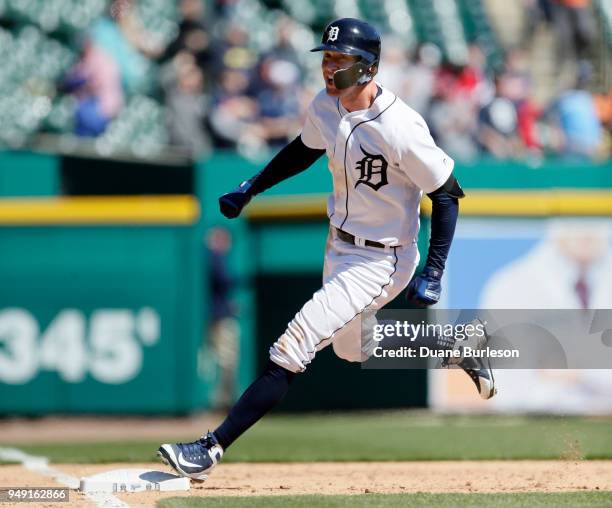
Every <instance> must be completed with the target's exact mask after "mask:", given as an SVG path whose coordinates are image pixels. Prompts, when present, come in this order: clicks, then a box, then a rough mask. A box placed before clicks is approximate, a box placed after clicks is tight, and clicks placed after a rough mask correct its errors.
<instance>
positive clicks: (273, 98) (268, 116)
mask: <svg viewBox="0 0 612 508" xmlns="http://www.w3.org/2000/svg"><path fill="white" fill-rule="evenodd" d="M259 77H260V81H259V86H258V89H257V90H254V91H253V94H254V97H255V100H256V101H257V105H258V108H259V122H260V126H261V131H260V134H261V136H262V138H263V139H264V141H265V142H266V143H267V144H268V146H272V147H275V148H280V147H282V146H284V145H286V144H287V143H288V142H289V141H290V139H292V138H293V137H295V136H296V135H297V133H298V132H299V129H300V102H299V94H300V89H299V79H300V70H299V68H298V66H297V65H296V64H295V63H294V62H291V61H288V60H283V59H279V58H276V57H274V56H268V57H266V58H265V59H264V60H263V61H262V63H261V64H260V67H259Z"/></svg>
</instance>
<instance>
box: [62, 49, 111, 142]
mask: <svg viewBox="0 0 612 508" xmlns="http://www.w3.org/2000/svg"><path fill="white" fill-rule="evenodd" d="M81 45H82V47H81V49H82V55H81V58H80V60H79V62H78V63H77V64H76V65H75V66H74V67H73V68H72V69H71V71H70V72H69V74H68V76H67V77H66V78H65V80H64V82H63V83H62V85H61V86H62V88H63V90H64V91H66V92H69V93H73V94H74V96H75V97H76V109H75V134H77V136H84V137H95V136H98V135H100V134H102V133H103V132H104V130H105V129H106V126H107V125H108V122H109V121H110V120H111V119H112V118H114V117H115V116H116V115H117V114H118V113H119V111H120V110H121V108H122V106H123V90H122V88H121V79H120V75H119V68H118V66H117V64H116V62H115V61H114V60H113V59H112V57H111V56H110V55H109V54H108V53H106V52H105V51H104V50H103V49H102V48H100V47H99V46H97V45H96V44H94V43H93V42H92V40H91V39H89V38H88V37H85V38H83V39H81Z"/></svg>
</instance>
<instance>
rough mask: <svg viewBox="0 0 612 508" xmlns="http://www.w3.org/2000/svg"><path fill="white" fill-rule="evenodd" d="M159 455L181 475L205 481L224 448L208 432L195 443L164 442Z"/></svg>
mask: <svg viewBox="0 0 612 508" xmlns="http://www.w3.org/2000/svg"><path fill="white" fill-rule="evenodd" d="M157 456H158V457H159V458H160V459H161V460H162V462H163V463H164V464H168V465H169V466H170V467H172V469H174V470H175V471H176V472H177V473H178V474H180V475H181V476H186V477H187V478H191V479H193V480H199V481H202V482H203V481H204V480H206V479H207V478H208V475H209V473H210V472H211V471H212V470H213V468H214V467H215V466H216V465H217V463H218V462H219V461H220V460H221V457H223V448H221V445H220V444H219V442H218V441H217V438H216V437H215V435H214V434H213V433H212V432H208V433H207V434H206V435H204V436H202V437H201V438H200V439H198V440H197V441H194V442H193V443H176V444H163V445H161V446H160V447H159V449H158V450H157Z"/></svg>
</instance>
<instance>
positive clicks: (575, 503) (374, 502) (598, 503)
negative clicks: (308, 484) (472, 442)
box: [156, 492, 612, 508]
mask: <svg viewBox="0 0 612 508" xmlns="http://www.w3.org/2000/svg"><path fill="white" fill-rule="evenodd" d="M611 505H612V492H567V493H554V494H549V493H524V494H362V495H355V496H258V497H246V498H245V497H202V498H196V497H192V498H185V497H174V498H168V499H164V500H163V501H159V502H158V503H157V505H156V506H157V508H204V507H205V508H221V507H228V506H231V507H232V508H234V507H235V508H247V507H248V508H260V507H261V508H286V507H287V506H291V507H292V508H318V507H325V508H362V507H363V508H371V507H372V506H376V507H377V508H378V507H380V508H391V507H415V508H418V507H423V508H425V507H427V508H430V507H431V506H435V507H436V508H457V507H461V508H483V507H486V508H498V507H499V508H510V507H512V508H517V507H529V508H596V507H609V506H611Z"/></svg>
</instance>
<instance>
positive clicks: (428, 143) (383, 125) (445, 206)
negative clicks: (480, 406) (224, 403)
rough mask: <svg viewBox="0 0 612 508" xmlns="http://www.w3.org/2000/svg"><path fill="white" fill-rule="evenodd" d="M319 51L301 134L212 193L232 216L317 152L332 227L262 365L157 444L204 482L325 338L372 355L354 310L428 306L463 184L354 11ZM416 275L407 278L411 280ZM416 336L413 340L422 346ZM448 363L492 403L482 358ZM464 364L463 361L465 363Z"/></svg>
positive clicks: (349, 354) (341, 349)
mask: <svg viewBox="0 0 612 508" xmlns="http://www.w3.org/2000/svg"><path fill="white" fill-rule="evenodd" d="M312 51H321V52H322V53H323V58H322V73H323V79H324V82H325V89H324V90H322V91H321V92H320V93H319V94H318V95H317V96H316V97H315V98H314V100H313V101H312V103H311V104H310V106H309V108H308V110H307V113H306V120H305V124H304V127H303V129H302V132H301V134H300V135H299V136H298V137H297V138H296V139H294V140H293V141H292V142H291V143H289V144H288V145H287V146H286V147H285V148H283V149H282V150H281V151H280V152H279V153H278V154H277V155H276V156H275V157H274V158H273V159H272V160H271V161H270V163H269V164H268V165H267V166H266V167H265V168H264V169H263V170H262V171H261V172H260V173H259V174H257V175H255V176H254V177H253V178H251V179H249V180H247V181H245V182H243V183H242V184H240V186H239V187H238V188H237V189H235V190H234V191H233V192H230V193H228V194H225V195H223V196H222V197H221V198H220V199H219V203H220V208H221V212H222V213H223V214H224V215H225V216H226V217H228V218H234V217H237V216H238V215H239V214H240V212H241V211H242V209H243V208H244V207H245V206H246V205H247V204H248V203H249V201H250V200H251V199H252V198H253V197H254V196H255V195H257V194H259V193H261V192H263V191H265V190H266V189H268V188H270V187H272V186H273V185H275V184H277V183H279V182H281V181H283V180H285V179H286V178H289V177H291V176H293V175H296V174H298V173H300V172H302V171H304V170H306V169H307V168H308V167H310V166H311V165H312V164H313V163H314V162H315V161H316V160H317V159H319V158H320V157H321V156H323V155H324V154H325V155H326V156H327V158H328V161H329V170H330V172H331V175H332V179H333V193H332V194H331V196H330V197H329V200H328V204H327V214H328V217H329V222H330V232H329V236H328V241H327V248H326V254H325V263H324V273H323V286H322V288H321V289H320V290H319V291H317V292H316V293H315V294H314V295H313V297H312V298H311V299H310V300H309V301H308V302H306V304H305V305H304V306H303V307H302V309H301V310H300V311H299V312H298V313H297V314H296V316H295V317H294V319H293V320H292V321H291V322H290V323H289V325H288V326H287V329H286V331H285V332H284V333H283V334H282V335H281V336H280V337H279V338H278V340H277V341H276V342H275V343H274V344H273V345H272V347H271V348H270V360H269V362H268V365H267V367H266V368H265V370H264V372H263V373H262V374H261V375H260V376H259V377H258V378H257V379H256V380H255V381H254V382H253V383H252V384H251V386H249V388H248V389H247V390H246V391H245V392H244V394H243V395H242V396H241V398H240V399H239V400H238V402H237V403H236V404H235V405H234V406H233V407H232V409H231V410H230V412H229V414H228V416H227V418H226V419H225V421H223V423H222V424H221V425H220V426H219V427H218V428H217V429H215V431H214V432H208V433H207V434H205V435H204V436H203V437H202V438H200V439H199V440H197V441H195V442H192V443H177V444H164V445H162V446H161V447H160V448H159V450H158V455H159V456H160V458H161V459H162V460H163V461H164V462H166V463H167V464H169V465H170V466H172V467H173V468H174V469H175V470H176V471H177V472H178V473H179V474H180V475H183V476H188V477H190V478H193V479H196V480H205V479H206V478H207V477H208V474H209V473H210V471H211V470H212V469H213V468H214V466H215V465H216V464H217V463H218V462H219V460H220V459H221V457H222V456H223V453H224V451H225V450H227V448H228V447H229V446H230V445H231V444H232V443H233V442H234V441H235V440H236V439H237V438H238V437H239V436H240V435H242V433H244V432H245V431H246V430H247V429H248V428H249V427H251V426H252V425H253V424H254V423H255V422H257V421H258V420H259V419H260V418H261V417H262V416H263V415H264V414H266V413H267V412H268V411H269V410H270V409H272V408H273V407H274V406H275V405H276V404H278V403H279V402H280V401H281V400H282V399H283V397H284V396H285V394H286V393H287V391H288V389H289V385H290V383H291V381H292V379H293V378H294V376H295V375H296V373H299V372H304V370H305V369H306V368H307V366H308V364H309V363H310V362H312V360H313V359H314V358H315V355H316V353H317V351H319V350H321V349H323V348H324V347H326V346H328V345H330V344H331V345H332V347H333V349H334V352H335V353H336V354H337V355H338V356H339V357H340V358H343V359H346V360H349V361H357V362H360V361H364V360H366V359H367V358H368V356H369V355H370V354H371V353H372V350H371V347H370V346H369V345H368V341H367V340H366V341H362V340H361V323H360V321H361V314H362V313H363V312H364V311H365V310H371V309H374V310H375V309H379V308H381V307H382V306H384V305H385V304H386V303H388V302H389V301H391V300H393V299H394V298H395V297H396V296H397V295H398V294H399V293H400V292H401V291H402V290H403V289H404V288H406V287H408V291H407V297H408V299H409V301H410V302H411V303H413V304H416V305H417V306H421V307H426V306H429V305H432V304H435V303H436V302H437V301H438V300H439V298H440V292H441V285H440V281H441V278H442V273H443V271H444V266H445V262H446V258H447V256H448V251H449V248H450V245H451V241H452V238H453V234H454V231H455V224H456V221H457V215H458V209H459V202H458V199H459V198H461V197H463V195H464V194H463V191H462V190H461V187H460V186H459V184H458V182H457V180H456V179H455V177H454V176H453V174H452V170H453V165H454V162H453V160H452V159H451V158H450V157H449V156H448V155H447V154H446V153H444V152H443V151H442V150H441V149H440V148H438V147H437V146H436V145H435V143H434V141H433V139H432V137H431V136H430V134H429V130H428V128H427V125H426V124H425V122H424V120H423V118H422V117H421V116H420V115H419V114H418V113H417V112H415V111H414V110H412V109H411V108H409V107H408V106H407V105H406V104H404V102H402V100H401V99H399V98H398V97H397V96H396V95H395V94H393V92H391V91H390V90H387V89H386V88H384V87H382V86H381V85H380V84H378V83H377V82H376V81H374V79H373V78H374V76H375V75H376V72H377V71H378V65H379V58H380V36H379V34H378V32H377V31H376V30H375V29H374V28H373V27H372V26H370V25H369V24H367V23H365V22H363V21H360V20H357V19H352V18H343V19H339V20H336V21H334V22H332V23H330V24H329V25H328V26H327V27H326V29H325V32H324V34H323V38H322V42H321V44H320V45H319V46H317V47H316V48H314V49H313V50H312ZM423 193H426V194H427V195H428V196H429V198H431V200H432V215H431V239H430V244H429V251H428V254H427V260H426V263H425V267H424V269H423V271H422V272H421V273H420V275H418V276H417V277H415V278H414V279H412V277H413V275H414V272H415V269H416V267H417V265H418V263H419V251H418V249H417V235H418V230H419V206H420V201H421V197H422V194H423ZM411 279H412V281H411ZM419 340H421V341H422V342H424V343H426V345H427V346H428V347H434V348H442V349H458V350H459V351H461V349H462V347H463V346H465V345H470V346H471V347H482V346H484V344H485V343H486V337H484V338H480V339H474V340H478V341H480V342H478V343H476V344H467V341H465V343H463V344H458V343H457V341H455V340H454V339H453V338H450V339H449V338H444V339H443V338H438V339H435V338H434V339H427V338H423V339H419ZM417 344H418V343H417ZM460 354H461V353H459V357H458V358H457V359H455V360H454V363H456V364H457V365H458V366H459V367H461V368H463V370H465V371H466V372H467V373H468V374H469V375H470V377H471V378H472V380H473V381H474V383H475V385H476V388H477V389H478V391H479V393H480V395H481V397H483V398H485V399H488V398H490V397H492V396H493V395H494V393H495V386H494V379H493V373H492V371H491V369H490V366H489V364H488V362H485V361H481V360H475V359H473V358H462V357H461V356H460ZM468 360H469V361H468Z"/></svg>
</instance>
